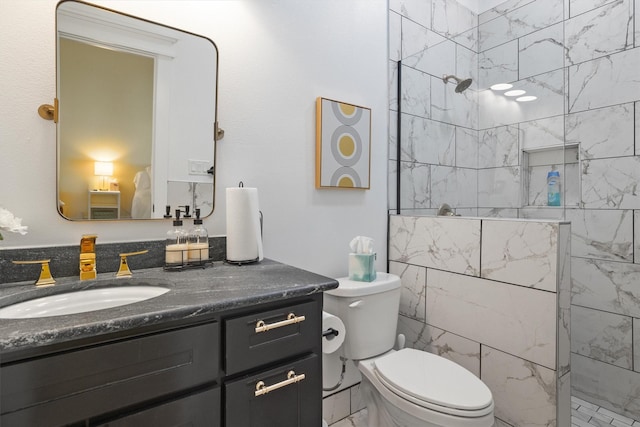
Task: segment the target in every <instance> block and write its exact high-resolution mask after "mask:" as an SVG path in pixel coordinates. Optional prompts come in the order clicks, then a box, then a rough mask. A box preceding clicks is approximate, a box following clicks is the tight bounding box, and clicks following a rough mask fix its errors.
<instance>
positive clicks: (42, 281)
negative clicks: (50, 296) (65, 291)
mask: <svg viewBox="0 0 640 427" xmlns="http://www.w3.org/2000/svg"><path fill="white" fill-rule="evenodd" d="M49 261H51V260H50V259H41V260H37V261H13V263H14V264H17V265H23V264H42V265H41V267H40V277H38V280H36V286H38V287H44V286H53V284H54V283H56V281H55V280H53V277H51V270H49Z"/></svg>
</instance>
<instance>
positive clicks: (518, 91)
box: [504, 89, 527, 96]
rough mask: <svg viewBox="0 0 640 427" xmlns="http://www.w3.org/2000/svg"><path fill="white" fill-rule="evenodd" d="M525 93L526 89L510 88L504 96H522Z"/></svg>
mask: <svg viewBox="0 0 640 427" xmlns="http://www.w3.org/2000/svg"><path fill="white" fill-rule="evenodd" d="M525 93H527V91H526V90H522V89H516V90H510V91H509V92H505V93H504V96H520V95H524V94H525Z"/></svg>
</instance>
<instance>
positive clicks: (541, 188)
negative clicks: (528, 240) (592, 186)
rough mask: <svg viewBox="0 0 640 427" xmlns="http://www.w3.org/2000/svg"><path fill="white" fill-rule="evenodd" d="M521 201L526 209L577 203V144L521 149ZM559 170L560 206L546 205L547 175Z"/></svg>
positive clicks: (578, 185)
mask: <svg viewBox="0 0 640 427" xmlns="http://www.w3.org/2000/svg"><path fill="white" fill-rule="evenodd" d="M521 155H522V195H523V197H522V202H523V205H524V207H527V208H549V209H562V208H572V207H578V205H579V202H580V150H579V144H570V145H569V144H568V145H564V146H552V147H544V148H535V149H529V150H523V151H522V153H521ZM551 171H558V172H559V173H560V194H561V196H560V197H561V198H560V206H548V205H547V174H548V173H549V172H551Z"/></svg>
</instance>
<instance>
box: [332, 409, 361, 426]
mask: <svg viewBox="0 0 640 427" xmlns="http://www.w3.org/2000/svg"><path fill="white" fill-rule="evenodd" d="M331 427H367V410H366V408H365V409H363V410H361V411H358V412H356V413H354V414H351V415H349V416H348V417H347V418H344V419H342V420H340V421H338V422H337V423H334V424H331Z"/></svg>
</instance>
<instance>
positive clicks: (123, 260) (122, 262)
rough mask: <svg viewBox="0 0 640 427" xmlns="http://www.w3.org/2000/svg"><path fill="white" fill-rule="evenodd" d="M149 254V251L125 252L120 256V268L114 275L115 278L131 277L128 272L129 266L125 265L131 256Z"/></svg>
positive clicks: (129, 271)
mask: <svg viewBox="0 0 640 427" xmlns="http://www.w3.org/2000/svg"><path fill="white" fill-rule="evenodd" d="M147 252H149V250H144V251H137V252H127V253H122V254H120V268H119V269H118V272H117V273H116V277H131V276H133V273H131V270H129V264H128V263H127V257H128V256H133V255H142V254H146V253H147Z"/></svg>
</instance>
